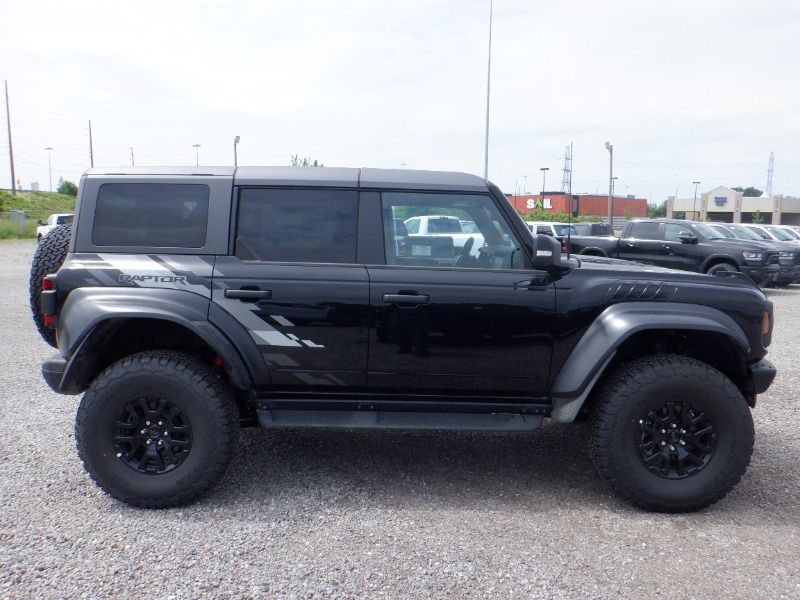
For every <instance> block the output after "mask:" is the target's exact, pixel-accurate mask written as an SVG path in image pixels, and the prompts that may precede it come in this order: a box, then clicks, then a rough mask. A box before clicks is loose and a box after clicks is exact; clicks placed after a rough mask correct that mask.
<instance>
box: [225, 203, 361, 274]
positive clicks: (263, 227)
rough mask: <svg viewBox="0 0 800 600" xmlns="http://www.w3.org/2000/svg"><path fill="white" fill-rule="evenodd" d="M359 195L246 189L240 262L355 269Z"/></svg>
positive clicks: (238, 238) (240, 229)
mask: <svg viewBox="0 0 800 600" xmlns="http://www.w3.org/2000/svg"><path fill="white" fill-rule="evenodd" d="M357 228H358V193H357V192H355V191H350V190H325V189H313V190H298V189H291V190H287V189H264V188H245V189H242V190H241V191H240V192H239V214H238V218H237V223H236V248H235V251H236V256H238V257H239V258H241V259H243V260H259V261H271V262H272V261H274V262H308V263H355V261H356V231H357Z"/></svg>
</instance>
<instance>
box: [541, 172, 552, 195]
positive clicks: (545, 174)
mask: <svg viewBox="0 0 800 600" xmlns="http://www.w3.org/2000/svg"><path fill="white" fill-rule="evenodd" d="M539 170H540V171H541V172H542V200H544V191H545V189H546V188H545V185H544V182H545V179H546V178H547V172H548V171H549V170H550V167H540V168H539Z"/></svg>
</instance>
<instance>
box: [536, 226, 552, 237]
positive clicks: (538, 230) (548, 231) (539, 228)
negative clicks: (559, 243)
mask: <svg viewBox="0 0 800 600" xmlns="http://www.w3.org/2000/svg"><path fill="white" fill-rule="evenodd" d="M536 233H542V234H544V235H553V230H552V229H550V225H537V226H536Z"/></svg>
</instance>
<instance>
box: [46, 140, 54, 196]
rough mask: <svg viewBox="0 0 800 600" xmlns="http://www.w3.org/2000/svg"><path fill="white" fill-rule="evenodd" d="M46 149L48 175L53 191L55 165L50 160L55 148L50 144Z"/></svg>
mask: <svg viewBox="0 0 800 600" xmlns="http://www.w3.org/2000/svg"><path fill="white" fill-rule="evenodd" d="M45 150H47V176H48V178H49V179H50V191H51V192H52V191H53V165H52V163H51V162H50V157H51V156H52V154H53V148H51V147H50V146H48V147H47V148H45Z"/></svg>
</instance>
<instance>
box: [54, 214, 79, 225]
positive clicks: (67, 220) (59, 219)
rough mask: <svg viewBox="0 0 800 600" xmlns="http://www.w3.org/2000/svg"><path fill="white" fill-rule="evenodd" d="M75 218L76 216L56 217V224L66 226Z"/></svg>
mask: <svg viewBox="0 0 800 600" xmlns="http://www.w3.org/2000/svg"><path fill="white" fill-rule="evenodd" d="M74 218H75V215H61V216H60V217H56V224H58V225H66V224H67V223H72V219H74Z"/></svg>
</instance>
